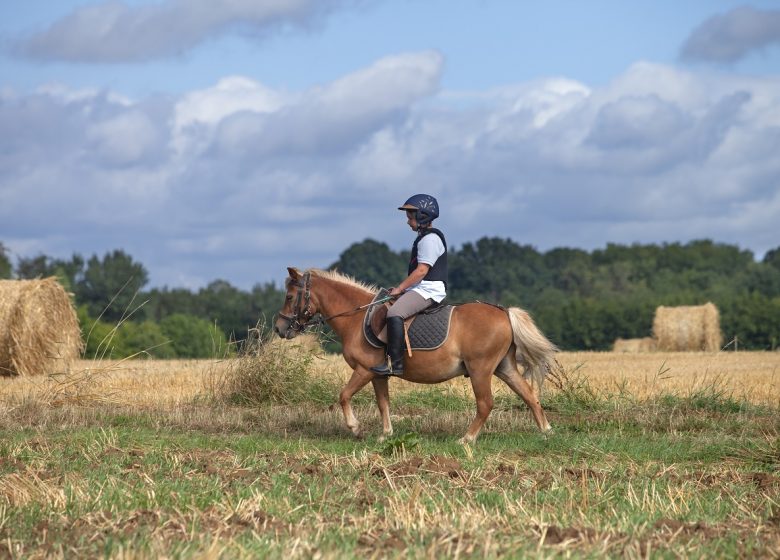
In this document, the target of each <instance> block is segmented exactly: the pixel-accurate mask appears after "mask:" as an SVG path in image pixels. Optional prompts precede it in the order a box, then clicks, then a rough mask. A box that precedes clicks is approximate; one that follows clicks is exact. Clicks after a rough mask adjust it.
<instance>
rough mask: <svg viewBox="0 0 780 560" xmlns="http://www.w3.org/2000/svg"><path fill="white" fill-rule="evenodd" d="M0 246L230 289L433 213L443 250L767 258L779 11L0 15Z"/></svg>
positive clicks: (779, 212)
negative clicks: (603, 250) (494, 240)
mask: <svg viewBox="0 0 780 560" xmlns="http://www.w3.org/2000/svg"><path fill="white" fill-rule="evenodd" d="M0 40H1V41H2V43H0V45H1V46H2V51H1V52H0V136H1V137H2V138H0V241H2V242H3V243H4V244H5V245H6V246H7V247H9V248H10V249H11V251H12V252H13V253H14V254H15V255H22V256H33V255H35V254H38V253H41V252H42V253H45V254H48V255H53V256H58V257H68V256H70V254H72V253H73V252H79V253H82V254H85V255H90V254H92V253H99V254H102V253H104V252H106V251H109V250H112V249H115V248H124V249H125V250H126V251H128V252H129V253H130V254H132V255H133V256H134V257H135V258H136V259H138V260H140V261H141V262H143V263H144V265H145V266H146V267H147V269H148V270H149V272H150V277H151V281H152V284H154V285H169V286H187V287H193V288H194V287H198V286H202V285H205V284H206V283H208V282H209V281H210V280H213V279H215V278H224V279H227V280H229V281H231V282H233V283H234V284H236V285H239V286H242V287H250V286H251V285H252V284H254V283H255V282H265V281H269V280H273V281H277V282H278V281H280V280H281V278H283V276H284V273H285V267H286V266H288V265H294V266H299V267H308V266H319V267H325V266H327V265H329V264H330V263H332V262H333V261H335V260H336V259H337V258H338V255H339V253H340V252H341V251H342V250H344V249H345V248H346V247H347V246H349V245H350V244H351V243H354V242H357V241H361V240H363V239H365V238H367V237H371V238H374V239H378V240H380V241H384V242H386V243H388V244H389V245H390V246H391V247H392V248H394V249H401V248H406V246H407V245H409V244H410V243H411V241H412V239H410V238H409V233H410V232H409V231H408V229H407V228H406V227H405V225H404V220H403V216H402V215H400V213H398V212H397V211H396V210H395V207H396V206H397V205H398V204H400V203H401V202H403V200H405V199H406V198H407V197H408V196H410V195H411V194H414V193H417V192H429V193H430V194H433V195H435V196H437V197H438V198H439V201H440V205H441V207H442V218H441V220H440V227H441V228H442V229H444V230H445V232H446V233H447V235H448V239H449V240H450V243H451V244H453V245H455V246H458V245H459V244H462V243H464V242H468V241H475V240H477V239H478V238H480V237H482V236H485V235H491V236H493V235H495V236H500V237H508V238H511V239H514V240H515V241H517V242H519V243H528V244H532V245H535V246H536V247H538V248H539V249H542V250H546V249H549V248H552V247H558V246H575V247H583V248H586V249H592V248H595V247H601V246H604V244H606V243H608V242H615V243H633V242H673V241H683V242H684V241H688V240H690V239H696V238H702V237H708V238H712V239H715V240H717V241H723V242H728V243H735V244H738V245H740V246H741V247H743V248H747V249H751V250H753V251H754V252H755V253H756V254H757V255H758V256H760V255H761V254H763V252H764V251H766V250H768V249H771V248H774V247H777V246H778V245H780V235H778V234H777V229H778V228H777V227H776V225H775V222H777V218H778V216H780V192H779V191H780V163H779V162H780V158H777V156H776V153H777V151H778V148H779V147H780V75H779V73H778V70H780V4H779V3H778V2H777V1H772V2H767V1H763V2H758V1H755V2H751V3H749V4H744V3H741V2H731V1H726V0H708V1H703V0H701V1H699V0H689V1H686V2H672V1H649V0H648V1H633V2H624V1H623V2H619V1H593V2H582V1H547V2H530V1H528V2H526V1H523V2H520V1H509V0H500V1H499V0H471V1H467V0H450V1H443V0H430V1H422V0H417V1H412V0H394V1H389V0H316V1H314V0H252V1H250V0H232V1H230V2H228V1H223V2H220V1H215V0H211V1H206V0H187V1H185V0H158V1H156V2H148V1H140V0H136V1H133V2H127V1H124V2H122V1H118V0H117V1H111V2H105V1H99V0H98V1H93V2H83V1H76V0H61V1H58V2H44V1H43V0H29V1H28V2H25V3H23V4H16V5H11V3H3V4H2V5H0Z"/></svg>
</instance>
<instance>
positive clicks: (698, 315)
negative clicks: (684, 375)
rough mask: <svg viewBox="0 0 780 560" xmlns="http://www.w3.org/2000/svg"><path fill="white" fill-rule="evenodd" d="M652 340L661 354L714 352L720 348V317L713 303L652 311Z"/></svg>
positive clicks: (721, 340) (721, 342)
mask: <svg viewBox="0 0 780 560" xmlns="http://www.w3.org/2000/svg"><path fill="white" fill-rule="evenodd" d="M653 337H654V338H655V339H656V341H657V343H658V350H662V351H672V352H678V351H694V352H696V351H699V352H700V351H704V352H717V351H718V350H720V348H721V345H722V344H723V337H722V335H721V332H720V314H719V313H718V308H717V307H715V305H714V304H712V303H705V304H704V305H683V306H679V307H664V306H663V305H662V306H660V307H658V309H656V310H655V318H654V319H653Z"/></svg>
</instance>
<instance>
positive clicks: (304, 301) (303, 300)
mask: <svg viewBox="0 0 780 560" xmlns="http://www.w3.org/2000/svg"><path fill="white" fill-rule="evenodd" d="M295 286H297V287H298V293H297V294H296V296H295V305H294V306H293V313H294V314H293V315H285V314H284V313H282V312H281V311H280V312H279V317H281V318H283V319H287V321H288V322H289V325H288V327H287V330H288V331H290V330H293V331H294V332H297V333H301V332H303V331H304V330H305V329H306V326H307V325H308V324H309V321H311V318H312V316H314V313H312V312H311V311H310V309H309V305H310V304H311V273H309V272H304V273H303V280H302V281H298V282H296V283H295Z"/></svg>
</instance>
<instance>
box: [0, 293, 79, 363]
mask: <svg viewBox="0 0 780 560" xmlns="http://www.w3.org/2000/svg"><path fill="white" fill-rule="evenodd" d="M82 349H83V344H82V341H81V329H80V328H79V322H78V318H77V317H76V312H75V310H74V308H73V304H72V302H71V299H70V296H69V295H68V293H67V292H66V291H65V290H64V288H63V287H62V285H60V283H59V282H58V281H57V279H56V278H44V279H38V280H0V374H2V375H38V374H47V373H58V372H64V371H67V370H68V368H69V367H70V364H71V362H72V361H73V360H75V359H77V358H79V356H80V354H81V351H82Z"/></svg>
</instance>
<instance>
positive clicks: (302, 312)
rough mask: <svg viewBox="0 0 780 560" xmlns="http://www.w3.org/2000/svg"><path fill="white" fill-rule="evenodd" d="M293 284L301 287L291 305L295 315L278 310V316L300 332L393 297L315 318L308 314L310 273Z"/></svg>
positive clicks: (306, 273)
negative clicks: (293, 303)
mask: <svg viewBox="0 0 780 560" xmlns="http://www.w3.org/2000/svg"><path fill="white" fill-rule="evenodd" d="M295 285H296V286H297V287H298V288H303V290H300V289H299V290H298V294H297V295H296V296H295V305H294V306H293V312H294V313H295V315H293V316H290V315H285V314H284V313H281V312H280V313H279V316H280V317H282V318H284V319H287V320H288V321H290V326H289V328H291V329H292V330H294V331H296V332H302V331H303V330H305V329H306V327H309V326H311V325H322V324H324V323H326V322H327V321H330V320H331V319H335V318H337V317H343V316H345V315H350V314H352V313H357V312H358V311H361V310H363V309H366V308H368V307H372V306H374V305H380V304H382V303H385V302H387V301H390V300H391V299H393V298H392V297H390V296H387V297H384V298H382V299H379V300H377V301H372V302H371V303H366V304H365V305H359V306H358V307H355V308H354V309H347V310H346V311H342V312H341V313H336V314H334V315H329V316H328V317H322V315H319V316H318V317H317V318H316V319H315V318H314V316H315V315H318V314H317V313H312V314H309V304H310V303H311V273H310V272H304V273H303V281H298V282H296V284H295Z"/></svg>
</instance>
